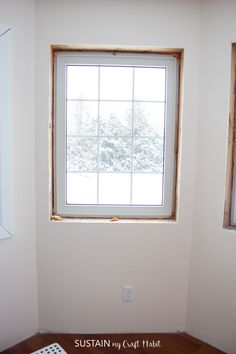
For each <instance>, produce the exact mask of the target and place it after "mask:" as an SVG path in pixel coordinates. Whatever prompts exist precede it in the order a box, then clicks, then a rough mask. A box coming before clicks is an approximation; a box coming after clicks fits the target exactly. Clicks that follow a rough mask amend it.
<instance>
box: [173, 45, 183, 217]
mask: <svg viewBox="0 0 236 354" xmlns="http://www.w3.org/2000/svg"><path fill="white" fill-rule="evenodd" d="M183 67H184V50H181V52H180V57H179V82H178V109H177V118H176V127H175V134H176V136H175V161H176V166H175V176H174V177H175V181H174V203H173V215H172V219H173V220H177V218H178V211H179V198H180V195H179V194H180V155H181V154H180V147H181V145H180V141H181V133H182V108H183Z"/></svg>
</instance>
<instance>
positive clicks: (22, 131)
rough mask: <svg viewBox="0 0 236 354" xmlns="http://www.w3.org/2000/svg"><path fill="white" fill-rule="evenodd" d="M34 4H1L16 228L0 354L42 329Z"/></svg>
mask: <svg viewBox="0 0 236 354" xmlns="http://www.w3.org/2000/svg"><path fill="white" fill-rule="evenodd" d="M34 11H35V6H34V1H32V0H20V1H19V0H5V1H4V0H0V23H1V24H5V25H8V26H10V27H11V28H12V39H13V92H12V112H13V113H12V119H13V140H14V146H13V154H14V190H15V195H14V214H15V218H14V224H15V225H14V229H15V236H14V237H13V238H12V239H5V240H0V288H1V289H0V350H2V349H4V348H6V347H9V346H11V345H13V344H15V343H17V342H19V341H20V340H22V339H23V338H26V337H28V336H30V335H32V334H33V333H35V331H36V330H37V328H38V312H37V310H38V303H37V274H36V248H35V246H36V245H35V244H36V232H35V158H34V143H35V139H34V109H35V107H34V84H35V82H34V69H35V65H34V61H35V52H34V40H35V37H34V34H35V27H34V26H35V13H34Z"/></svg>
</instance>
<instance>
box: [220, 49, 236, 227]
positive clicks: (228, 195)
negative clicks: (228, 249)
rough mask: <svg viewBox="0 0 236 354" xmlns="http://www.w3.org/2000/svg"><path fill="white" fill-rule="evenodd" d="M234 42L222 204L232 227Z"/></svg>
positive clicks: (235, 90)
mask: <svg viewBox="0 0 236 354" xmlns="http://www.w3.org/2000/svg"><path fill="white" fill-rule="evenodd" d="M235 115H236V43H232V57H231V82H230V112H229V127H228V147H227V165H226V189H225V205H224V223H223V226H224V227H227V228H229V227H232V224H231V204H232V192H233V177H234V176H233V171H234V160H235V143H236V116H235Z"/></svg>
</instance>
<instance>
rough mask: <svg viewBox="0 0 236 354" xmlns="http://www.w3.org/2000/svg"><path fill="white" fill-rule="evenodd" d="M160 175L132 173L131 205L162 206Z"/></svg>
mask: <svg viewBox="0 0 236 354" xmlns="http://www.w3.org/2000/svg"><path fill="white" fill-rule="evenodd" d="M162 184H163V174H162V173H134V174H133V191H132V203H133V204H143V205H145V204H146V205H162Z"/></svg>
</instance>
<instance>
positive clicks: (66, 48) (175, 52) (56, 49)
mask: <svg viewBox="0 0 236 354" xmlns="http://www.w3.org/2000/svg"><path fill="white" fill-rule="evenodd" d="M60 52H71V53H73V52H82V53H83V52H90V53H96V52H99V53H132V54H140V53H142V54H162V55H165V54H167V55H172V56H175V57H176V58H178V61H179V67H178V68H179V69H178V70H179V72H178V97H177V101H178V109H177V114H176V115H177V116H176V123H175V125H176V126H175V148H174V151H175V157H174V160H175V167H174V170H175V171H174V186H173V202H172V204H173V205H172V212H171V214H170V215H168V216H157V217H144V218H143V219H145V220H153V219H154V220H158V219H161V220H162V219H169V220H176V219H177V209H178V208H177V206H178V199H179V198H178V195H179V193H178V191H179V183H178V181H179V174H180V171H179V165H180V164H179V140H180V116H181V112H180V111H181V104H180V103H181V90H182V70H183V49H160V48H153V47H151V48H149V47H148V48H147V47H133V46H132V47H129V46H128V47H124V46H122V47H114V46H81V45H80V46H70V45H52V46H51V115H50V124H49V127H50V132H49V134H50V164H49V166H50V216H51V219H52V220H64V219H90V217H89V216H81V215H78V216H77V215H63V214H59V213H58V212H57V209H56V184H55V177H56V152H55V136H56V133H55V126H56V121H55V120H56V117H55V87H54V86H55V84H54V82H55V57H56V55H57V53H60ZM58 214H59V215H58ZM121 218H124V219H135V220H137V219H136V216H131V217H130V216H127V217H126V216H122V217H121ZM137 218H138V219H139V220H140V219H141V220H142V217H137ZM91 219H110V217H106V216H100V215H99V216H92V217H91ZM119 219H120V218H119Z"/></svg>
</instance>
